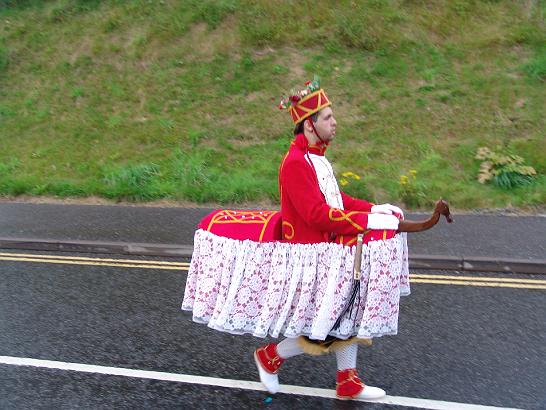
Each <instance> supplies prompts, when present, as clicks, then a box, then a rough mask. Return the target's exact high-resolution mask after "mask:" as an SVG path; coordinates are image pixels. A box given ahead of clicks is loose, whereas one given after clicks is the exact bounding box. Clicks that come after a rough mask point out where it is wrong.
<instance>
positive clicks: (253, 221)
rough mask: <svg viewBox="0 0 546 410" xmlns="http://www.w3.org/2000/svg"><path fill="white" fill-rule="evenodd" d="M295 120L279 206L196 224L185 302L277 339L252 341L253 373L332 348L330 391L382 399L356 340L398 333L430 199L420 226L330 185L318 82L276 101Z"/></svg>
mask: <svg viewBox="0 0 546 410" xmlns="http://www.w3.org/2000/svg"><path fill="white" fill-rule="evenodd" d="M281 107H284V108H288V109H289V111H290V114H291V115H292V119H293V121H294V123H295V124H296V128H295V139H294V141H293V142H292V144H291V145H290V149H289V151H288V153H287V154H286V156H285V157H284V159H283V161H282V164H281V167H280V172H279V184H280V194H281V211H280V212H279V211H266V210H258V211H248V210H244V211H235V210H217V211H214V212H212V213H211V214H209V215H207V216H206V217H205V218H203V220H201V222H200V223H199V226H198V229H197V231H196V232H195V237H194V248H193V255H192V260H191V264H190V268H189V271H188V276H187V279H186V288H185V292H184V299H183V302H182V309H183V310H189V311H192V312H193V316H192V318H193V320H194V321H195V322H198V323H206V324H207V325H208V326H209V327H210V328H212V329H216V330H219V331H223V332H228V333H231V334H244V333H249V334H252V335H254V336H256V337H262V338H263V337H266V336H272V337H274V338H278V337H280V336H281V335H282V336H284V337H285V339H284V340H282V341H281V342H280V343H278V344H275V343H271V344H268V345H266V346H263V347H260V348H258V349H257V350H256V351H255V352H254V358H255V360H256V365H257V367H258V371H259V375H260V379H261V381H262V382H263V384H264V385H265V387H266V388H267V389H268V390H269V391H270V392H272V393H275V392H277V391H278V389H279V381H278V376H277V374H278V371H279V368H280V367H281V365H282V364H283V362H284V361H285V360H286V359H288V358H290V357H292V356H295V355H298V354H301V353H304V352H306V353H311V354H322V353H328V352H335V355H336V359H337V367H338V373H337V386H336V393H337V396H338V397H339V398H342V399H351V398H364V399H372V398H379V397H382V396H384V395H385V392H384V391H383V390H382V389H379V388H376V387H371V386H366V385H364V383H362V382H361V381H360V379H359V378H358V375H357V372H356V357H357V349H358V347H357V346H358V345H357V344H356V342H363V343H367V344H371V339H372V338H374V337H379V336H384V335H393V334H396V333H397V332H398V312H399V301H400V296H404V295H408V294H409V293H410V289H409V271H408V250H407V237H406V232H418V231H422V230H425V229H429V228H431V227H432V226H434V225H435V224H436V223H437V222H438V219H439V217H440V214H443V215H444V216H446V218H447V219H448V222H451V219H450V215H449V207H448V205H447V203H446V202H445V201H439V202H438V203H437V204H436V208H435V211H434V214H433V216H432V217H431V218H430V219H429V220H427V221H422V222H413V221H407V220H404V216H403V213H402V211H401V210H400V209H399V208H397V207H396V206H393V205H390V204H383V205H375V204H372V203H370V202H367V201H363V200H358V199H355V198H351V197H350V196H348V195H346V194H344V193H343V192H341V191H340V190H339V187H338V184H337V182H336V179H335V176H334V173H333V171H332V167H331V165H330V163H329V162H328V160H327V159H326V158H325V157H324V152H325V151H326V148H327V147H328V145H329V143H330V142H331V141H332V140H333V139H334V137H335V134H336V121H335V118H334V115H333V112H332V108H331V104H330V101H329V100H328V97H327V96H326V93H325V92H324V90H322V89H321V88H320V84H319V82H318V80H314V81H313V82H309V83H307V84H306V88H305V89H304V90H302V91H300V92H297V93H293V95H292V96H290V97H289V98H285V99H284V100H283V101H282V102H281Z"/></svg>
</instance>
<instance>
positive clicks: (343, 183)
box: [339, 178, 349, 186]
mask: <svg viewBox="0 0 546 410" xmlns="http://www.w3.org/2000/svg"><path fill="white" fill-rule="evenodd" d="M339 183H340V184H341V186H345V185H347V184H348V183H349V181H347V180H346V179H345V178H341V180H340V181H339Z"/></svg>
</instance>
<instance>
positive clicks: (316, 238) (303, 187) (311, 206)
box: [279, 134, 374, 243]
mask: <svg viewBox="0 0 546 410" xmlns="http://www.w3.org/2000/svg"><path fill="white" fill-rule="evenodd" d="M324 151H326V147H322V148H321V147H317V146H309V143H308V141H307V138H305V135H303V134H299V135H297V136H296V138H295V139H294V141H292V144H291V145H290V149H289V150H288V153H287V154H286V156H285V157H284V159H283V161H282V164H281V166H280V169H279V191H280V195H281V214H282V233H283V240H285V241H288V242H295V243H318V242H330V241H332V240H333V239H335V241H336V242H338V243H345V241H344V239H343V237H344V236H348V237H349V238H354V237H355V235H356V234H358V233H360V232H363V231H364V230H366V226H367V224H368V213H369V212H370V211H371V207H372V205H374V204H372V203H370V202H367V201H363V200H360V199H355V198H352V197H350V196H349V195H346V194H345V193H343V192H341V197H342V200H343V207H344V208H345V209H344V210H341V209H337V208H331V207H330V206H329V205H328V204H327V203H326V200H325V198H324V195H323V194H322V192H321V191H320V188H319V184H318V179H317V175H316V173H315V170H314V168H313V166H312V165H311V164H310V163H309V161H308V160H307V159H306V158H305V156H306V154H307V152H309V153H311V154H316V155H324Z"/></svg>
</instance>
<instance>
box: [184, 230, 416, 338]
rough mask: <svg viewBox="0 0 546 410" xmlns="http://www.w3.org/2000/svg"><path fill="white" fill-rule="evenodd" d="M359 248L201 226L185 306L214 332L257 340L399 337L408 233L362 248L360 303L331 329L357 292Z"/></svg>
mask: <svg viewBox="0 0 546 410" xmlns="http://www.w3.org/2000/svg"><path fill="white" fill-rule="evenodd" d="M354 250H355V247H348V246H343V245H339V244H335V243H318V244H293V243H287V242H254V241H250V240H245V241H239V240H235V239H229V238H225V237H220V236H217V235H214V234H212V233H210V232H207V231H204V230H197V231H196V233H195V238H194V252H193V256H192V261H191V264H190V269H189V272H188V277H187V281H186V290H185V293H184V299H183V302H182V309H183V310H191V311H193V320H194V321H196V322H198V323H206V324H208V326H209V327H211V328H213V329H216V330H220V331H224V332H229V333H232V334H243V333H250V334H252V335H254V336H257V337H265V336H267V335H270V336H273V337H279V336H280V335H284V336H285V337H297V336H301V335H304V336H308V337H310V338H311V339H317V340H324V339H325V338H326V336H328V335H329V334H330V335H332V336H336V337H338V338H341V339H347V338H349V337H352V336H357V337H359V338H371V337H378V336H384V335H391V334H396V333H397V331H398V311H399V300H400V296H405V295H409V293H410V288H409V271H408V249H407V240H406V234H399V235H396V236H395V237H394V238H392V239H387V240H384V241H383V240H379V241H373V242H370V243H368V244H367V245H364V246H363V255H362V278H361V286H360V303H359V305H358V308H357V309H353V312H352V316H351V317H349V316H348V315H346V316H345V317H344V318H343V320H342V321H341V325H340V327H339V329H337V330H336V331H335V332H330V330H331V328H332V327H333V325H334V323H335V322H336V320H337V318H338V315H339V314H340V312H342V311H343V308H344V307H345V304H346V303H347V300H348V298H349V296H350V294H351V291H352V282H353V266H352V265H353V260H354V256H353V255H354Z"/></svg>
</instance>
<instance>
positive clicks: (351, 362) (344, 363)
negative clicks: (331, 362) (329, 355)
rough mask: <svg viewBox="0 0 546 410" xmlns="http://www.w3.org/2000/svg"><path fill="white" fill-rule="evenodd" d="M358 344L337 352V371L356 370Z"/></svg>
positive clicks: (342, 348) (344, 347)
mask: <svg viewBox="0 0 546 410" xmlns="http://www.w3.org/2000/svg"><path fill="white" fill-rule="evenodd" d="M357 353H358V344H357V343H353V344H350V345H348V346H343V347H341V348H340V349H338V350H336V360H337V369H338V370H346V369H354V368H356V354H357Z"/></svg>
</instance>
